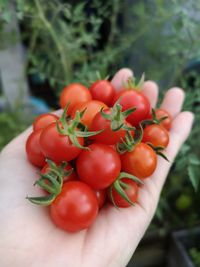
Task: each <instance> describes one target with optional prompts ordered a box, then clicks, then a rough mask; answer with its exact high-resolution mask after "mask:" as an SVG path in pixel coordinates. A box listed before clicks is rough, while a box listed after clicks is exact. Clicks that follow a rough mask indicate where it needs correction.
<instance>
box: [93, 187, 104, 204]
mask: <svg viewBox="0 0 200 267" xmlns="http://www.w3.org/2000/svg"><path fill="white" fill-rule="evenodd" d="M94 193H95V195H96V198H97V201H98V205H99V208H102V207H103V205H104V203H105V201H106V190H94Z"/></svg>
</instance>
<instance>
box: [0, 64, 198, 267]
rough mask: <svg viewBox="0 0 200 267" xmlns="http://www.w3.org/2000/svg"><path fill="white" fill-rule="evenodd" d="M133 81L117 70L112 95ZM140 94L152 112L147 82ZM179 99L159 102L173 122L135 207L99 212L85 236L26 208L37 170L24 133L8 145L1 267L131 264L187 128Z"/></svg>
mask: <svg viewBox="0 0 200 267" xmlns="http://www.w3.org/2000/svg"><path fill="white" fill-rule="evenodd" d="M131 75H132V72H131V71H130V70H128V69H122V70H120V71H119V72H118V73H117V74H116V75H115V77H114V78H113V81H112V82H113V84H114V85H115V87H116V88H117V89H119V88H120V86H121V85H122V83H123V82H125V81H126V80H127V78H128V77H130V76H131ZM143 92H144V93H145V95H146V96H147V97H148V98H149V101H150V102H151V105H152V106H153V107H154V106H155V105H156V102H157V95H158V88H157V85H156V84H155V83H154V82H152V81H147V82H145V84H144V87H143ZM183 100H184V93H183V91H182V90H181V89H179V88H172V89H170V90H169V91H168V92H167V93H166V95H165V97H164V100H163V102H162V105H161V106H162V107H163V108H165V109H166V110H168V111H169V112H170V113H171V114H172V116H173V118H174V120H173V124H172V129H171V132H170V144H169V146H168V148H167V151H166V154H167V156H168V158H169V160H170V163H169V162H167V161H165V160H164V159H162V158H159V159H158V166H157V169H156V171H155V173H154V174H153V175H152V177H150V178H148V179H146V180H145V184H144V186H143V187H141V188H140V192H139V204H137V205H136V206H134V207H130V208H127V209H121V210H117V209H116V208H114V207H111V206H107V207H105V208H103V209H102V210H101V211H100V213H99V215H98V218H97V220H96V221H95V223H94V224H93V225H92V227H91V228H90V229H88V230H84V231H81V232H79V233H75V234H74V233H73V234H70V233H67V232H63V231H62V230H60V229H58V228H56V227H55V225H54V224H53V223H52V221H51V219H50V217H49V214H48V209H47V208H45V207H43V208H42V207H38V206H35V205H33V204H31V203H30V202H28V201H27V200H26V199H25V197H26V195H27V194H29V195H35V192H37V191H36V190H38V189H36V188H34V187H33V183H34V181H35V180H36V179H37V169H36V168H34V167H33V166H32V165H31V164H29V163H28V161H27V159H26V154H25V141H26V139H27V136H28V134H29V133H30V131H31V129H30V128H29V129H28V130H26V131H25V132H24V133H22V134H21V135H20V136H18V137H17V138H16V139H14V140H13V141H12V142H10V143H9V144H8V145H7V146H6V147H5V149H4V150H3V152H2V153H1V156H0V226H1V227H0V266H3V267H11V266H15V267H22V266H29V267H46V266H48V267H55V266H56V267H93V266H95V267H124V266H126V264H127V263H128V261H129V259H130V258H131V256H132V254H133V252H134V250H135V249H136V247H137V245H138V243H139V241H140V240H141V238H142V237H143V235H144V233H145V231H146V229H147V227H148V225H149V224H150V221H151V219H152V217H153V215H154V212H155V209H156V206H157V203H158V200H159V195H160V192H161V189H162V187H163V184H164V182H165V180H166V177H167V174H168V172H169V169H170V166H171V163H172V162H173V160H174V158H175V156H176V154H177V152H178V150H179V148H180V147H181V145H182V144H183V142H184V141H185V140H186V138H187V137H188V135H189V132H190V130H191V127H192V122H193V115H192V114H191V113H190V112H181V113H180V110H181V107H182V103H183Z"/></svg>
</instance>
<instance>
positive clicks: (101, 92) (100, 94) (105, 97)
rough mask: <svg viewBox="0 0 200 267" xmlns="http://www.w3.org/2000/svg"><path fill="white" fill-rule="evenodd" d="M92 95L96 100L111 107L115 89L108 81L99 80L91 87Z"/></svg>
mask: <svg viewBox="0 0 200 267" xmlns="http://www.w3.org/2000/svg"><path fill="white" fill-rule="evenodd" d="M90 93H91V95H92V98H93V99H94V100H99V101H101V102H103V103H105V104H106V105H107V106H110V105H111V103H112V100H113V97H114V94H115V89H114V87H113V85H112V84H111V82H109V81H107V80H99V81H96V82H95V83H93V84H92V85H91V87H90Z"/></svg>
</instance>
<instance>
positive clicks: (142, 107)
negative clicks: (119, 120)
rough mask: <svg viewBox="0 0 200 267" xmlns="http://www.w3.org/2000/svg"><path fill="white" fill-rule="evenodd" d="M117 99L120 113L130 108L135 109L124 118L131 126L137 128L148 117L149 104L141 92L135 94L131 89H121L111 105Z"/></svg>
mask: <svg viewBox="0 0 200 267" xmlns="http://www.w3.org/2000/svg"><path fill="white" fill-rule="evenodd" d="M119 98H120V101H119V104H120V105H121V106H122V111H124V110H127V109H129V108H132V107H135V108H136V110H135V112H133V113H132V114H130V115H129V116H128V117H127V118H126V120H127V121H128V122H130V123H131V124H132V125H133V126H137V125H138V124H139V123H140V122H141V121H142V120H144V119H146V117H147V116H148V115H149V112H150V103H149V100H148V99H147V97H146V96H145V95H144V94H143V93H142V92H137V91H134V90H131V89H129V90H128V89H122V90H121V91H119V92H118V93H117V94H116V95H115V97H114V99H113V105H114V104H115V102H116V101H117V100H118V99H119Z"/></svg>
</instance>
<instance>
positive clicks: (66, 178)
mask: <svg viewBox="0 0 200 267" xmlns="http://www.w3.org/2000/svg"><path fill="white" fill-rule="evenodd" d="M71 169H72V166H71V165H70V164H69V163H67V165H66V167H65V170H66V171H70V170H71ZM49 171H50V168H49V164H48V163H47V164H46V165H45V166H44V167H43V168H42V170H41V173H42V174H47V173H49ZM74 180H78V178H77V176H76V173H75V171H72V173H71V174H70V175H68V176H64V177H63V182H67V181H74Z"/></svg>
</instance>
